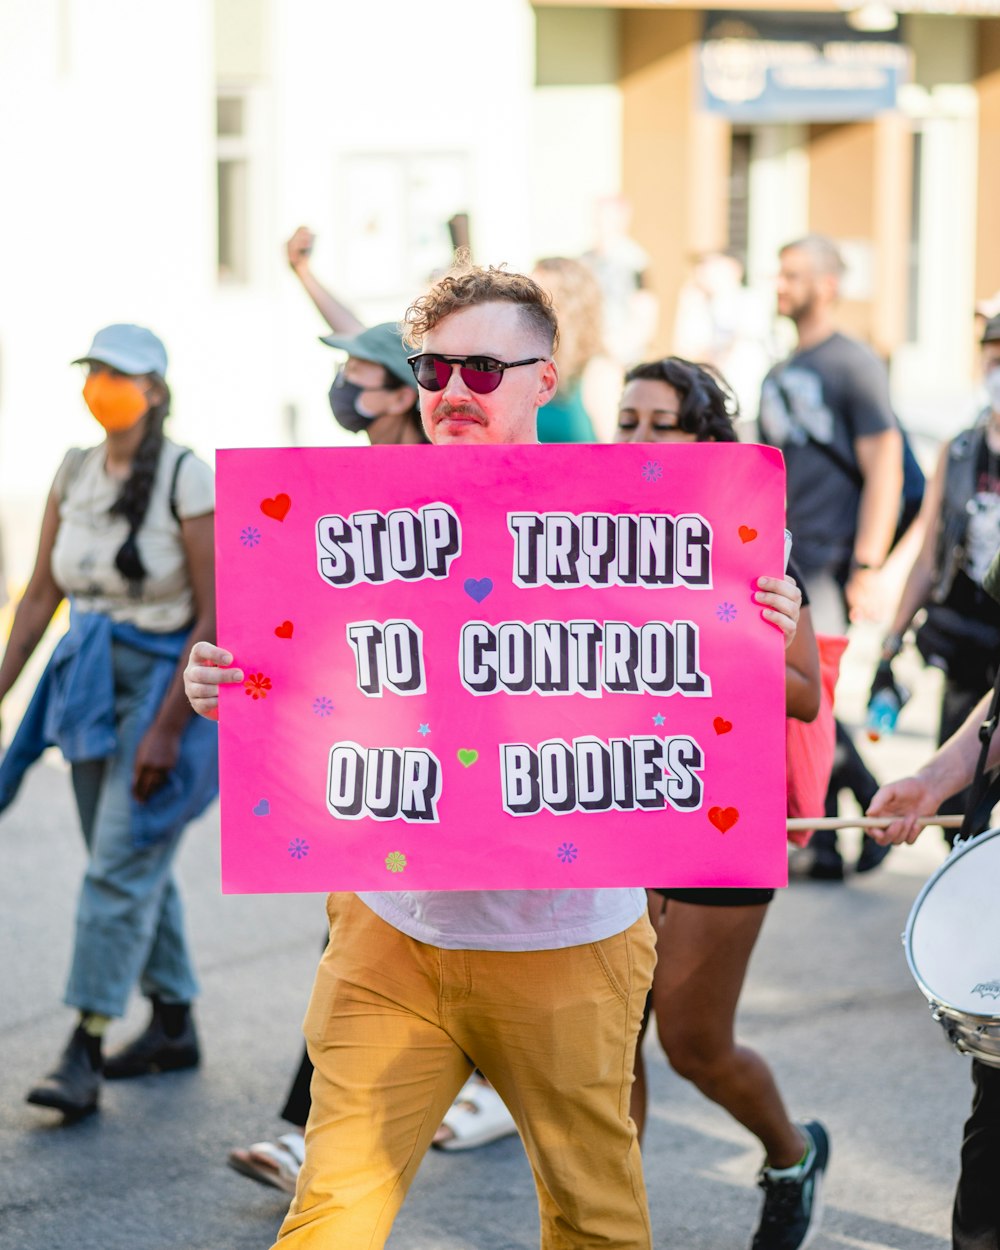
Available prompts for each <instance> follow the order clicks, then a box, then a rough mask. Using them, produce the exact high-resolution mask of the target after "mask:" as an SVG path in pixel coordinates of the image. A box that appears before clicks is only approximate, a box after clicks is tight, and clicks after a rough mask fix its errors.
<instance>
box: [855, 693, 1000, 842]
mask: <svg viewBox="0 0 1000 1250" xmlns="http://www.w3.org/2000/svg"><path fill="white" fill-rule="evenodd" d="M991 698H992V691H991V692H990V693H989V694H987V695H984V696H983V698H982V699H981V700H980V702H979V703H977V704H976V706H975V707H974V708H973V710H972V712H971V713H970V714H969V717H968V719H967V720H966V721H965V723H964V724H963V725H962V727H961V728H960V729H959V730H957V731H956V732H955V733H954V734H952V736H951V737H950V738H949V739H948V741H947V742H946V743H944V745H943V746H941V747H939V748H938V749H937V750H936V751H935V752H934V754H933V755H932V756H931V758H930V759H929V760H928V761H927V763H926V764H925V765H924V766H923V768H921V769H920V770H919V771H918V772H916V773H914V775H913V776H912V777H904V778H903V780H902V781H893V782H890V783H889V785H887V786H883V787H882V788H881V789H880V790H879V791H878V793H877V794H876V795H875V797H874V798H873V799H872V801H871V803H870V804H869V806H868V812H867V815H869V816H896V817H898V819H897V820H894V821H893V822H892V824H891V825H889V826H888V828H886V829H870V830H869V831H868V832H869V833H870V835H871V836H872V837H873V838H874V839H875V840H876V841H877V842H883V843H886V842H915V841H916V840H917V838H918V837H919V835H920V831H921V829H922V827H923V826H921V825H920V824H918V823H917V822H918V820H919V818H920V817H921V816H933V815H934V813H935V812H936V811H937V810H938V808H939V807H940V806H941V804H942V803H943V802H944V801H945V799H947V798H950V797H951V795H953V794H957V793H958V792H959V790H963V789H964V788H965V787H966V786H967V785H968V784H969V782H970V781H971V780H972V777H973V774H974V773H975V771H976V761H977V759H978V758H979V750H980V744H979V727H980V725H981V724H982V723H983V721H984V720H985V719H986V715H987V713H988V711H989V706H990V699H991ZM997 764H1000V734H994V736H993V741H992V743H991V744H990V753H989V757H988V758H987V761H986V766H987V768H995V767H996V766H997Z"/></svg>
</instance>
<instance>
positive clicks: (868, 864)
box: [854, 833, 892, 872]
mask: <svg viewBox="0 0 1000 1250" xmlns="http://www.w3.org/2000/svg"><path fill="white" fill-rule="evenodd" d="M891 850H892V843H891V842H889V843H887V844H886V845H885V846H883V845H882V844H881V842H876V841H875V839H874V838H872V837H869V836H868V834H867V833H866V834H865V835H864V837H863V838H862V839H861V854H860V855H859V856H858V862H857V864H855V866H854V870H855V872H871V870H872V869H873V868H877V867H878V866H879V864H881V862H882V861H883V860H884V859H885V857H886V856H887V855H888V854H889V852H890V851H891Z"/></svg>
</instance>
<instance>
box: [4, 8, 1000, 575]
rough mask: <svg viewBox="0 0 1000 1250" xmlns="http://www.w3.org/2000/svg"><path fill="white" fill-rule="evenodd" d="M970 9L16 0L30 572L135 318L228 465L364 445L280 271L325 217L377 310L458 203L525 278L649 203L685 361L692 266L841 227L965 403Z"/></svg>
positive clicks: (427, 264) (926, 357)
mask: <svg viewBox="0 0 1000 1250" xmlns="http://www.w3.org/2000/svg"><path fill="white" fill-rule="evenodd" d="M914 2H916V3H921V4H922V3H923V0H911V6H910V7H913V3H914ZM930 2H931V0H928V3H930ZM943 4H946V5H947V7H948V10H949V11H948V13H941V12H933V13H932V12H906V13H903V14H901V15H900V17H899V21H898V25H897V26H896V27H895V29H894V30H892V31H887V32H885V33H883V34H873V33H871V32H869V33H867V34H863V33H859V32H858V31H856V30H855V28H854V27H853V26H851V25H849V24H848V20H847V15H845V13H844V11H843V10H842V9H840V8H838V7H836V6H835V5H833V4H831V3H829V2H821V0H814V4H813V5H812V7H807V8H806V9H803V8H802V7H801V6H798V7H796V8H795V9H787V8H785V7H784V6H783V5H777V4H771V5H769V6H768V5H765V6H763V7H760V6H755V7H754V8H753V9H751V8H749V7H745V8H744V7H743V6H741V5H739V4H737V3H734V4H732V5H731V6H730V7H729V8H728V9H727V10H725V11H715V10H707V9H698V8H690V7H680V6H676V5H673V4H670V3H656V4H647V5H635V4H633V5H625V4H622V5H619V4H610V3H603V4H597V3H595V4H572V5H570V4H563V3H561V2H556V0H538V3H535V4H531V3H529V2H528V0H489V3H486V2H485V0H483V2H482V3H481V2H480V0H423V3H421V4H420V5H419V6H414V5H413V4H412V3H404V2H403V0H369V3H367V4H365V5H350V6H349V5H346V4H340V3H331V2H330V0H2V3H0V162H2V166H0V167H2V168H3V169H4V171H5V172H6V175H7V178H6V187H5V190H6V194H5V195H4V196H3V197H0V291H2V298H0V521H2V522H3V524H4V528H5V529H6V533H7V539H6V541H7V544H8V547H9V548H11V547H13V548H14V552H13V555H12V553H11V552H10V551H9V552H8V565H9V566H10V565H13V566H14V567H13V568H12V569H11V573H12V575H13V579H14V580H15V581H16V580H17V579H18V575H19V574H20V573H21V572H22V571H23V567H24V563H25V560H26V558H27V557H26V556H25V554H24V550H23V549H22V548H21V547H20V546H19V545H18V538H17V533H18V532H20V530H22V529H23V530H24V532H25V533H27V534H28V535H29V538H30V541H32V542H33V541H34V534H35V532H36V521H37V517H38V515H39V514H40V508H41V503H42V500H43V498H44V492H45V490H46V488H47V485H48V483H49V481H50V480H51V475H52V473H53V471H54V469H55V467H56V465H57V463H58V461H59V458H60V456H61V454H62V452H63V450H64V449H65V447H67V446H70V445H73V444H85V443H87V442H91V441H94V438H95V431H94V429H93V427H92V422H91V420H90V418H89V417H88V415H87V414H86V411H85V409H84V407H83V404H82V401H81V400H80V396H79V390H80V378H79V376H78V375H77V374H76V372H75V371H74V370H72V369H70V368H69V367H68V363H67V362H68V361H69V360H71V359H73V358H74V357H75V356H77V355H79V354H80V353H81V352H82V351H83V350H85V348H86V345H87V343H88V342H89V339H90V336H91V334H92V332H93V330H94V329H95V328H97V327H98V326H100V325H102V324H104V323H106V322H109V321H118V320H129V321H138V322H143V323H146V324H148V325H150V326H151V327H153V328H154V329H155V330H156V331H157V332H158V333H159V334H161V335H162V337H163V338H164V340H165V341H166V343H167V345H168V348H169V350H170V353H171V369H170V382H171V384H172V387H173V390H174V395H175V404H174V413H175V415H174V417H173V432H174V436H175V437H177V438H178V439H179V440H181V441H183V442H187V443H190V444H192V445H194V446H195V447H196V448H198V449H199V450H200V451H202V452H203V453H205V454H207V455H211V453H212V451H213V450H214V448H216V447H218V446H239V445H266V444H272V443H283V442H292V441H295V442H302V443H329V442H333V441H337V440H338V439H340V440H343V439H346V438H349V436H346V435H343V434H342V433H341V432H340V431H339V430H338V428H337V427H336V426H334V425H333V423H332V421H331V420H330V418H329V414H328V410H327V407H326V398H325V396H326V390H327V388H328V386H329V382H330V379H331V377H332V373H333V366H334V359H333V356H332V354H331V353H330V351H329V349H327V348H324V347H322V346H320V345H318V344H317V341H316V336H317V335H318V334H319V333H320V332H321V331H322V328H323V327H322V324H321V322H320V320H319V318H318V316H317V315H316V313H315V311H314V310H313V309H312V308H311V306H310V305H309V304H308V301H307V300H306V298H305V296H304V294H303V293H302V291H301V290H300V288H299V287H298V284H297V283H296V281H295V280H294V278H293V276H292V275H291V274H290V273H289V271H288V269H287V267H286V264H285V260H284V255H283V249H282V242H283V240H284V238H285V237H287V236H288V234H290V233H291V231H292V230H293V229H294V228H295V226H297V225H298V224H300V223H302V222H304V223H307V224H309V225H310V226H312V227H313V228H314V229H315V230H316V231H317V234H318V236H319V238H318V243H317V249H316V253H315V257H314V268H315V270H316V272H317V274H318V275H319V276H320V277H321V278H322V279H323V280H324V281H325V282H326V283H327V284H328V285H329V286H330V287H331V288H332V289H333V290H334V291H335V292H336V293H337V294H338V295H339V296H340V297H341V298H343V299H344V300H345V301H346V302H348V303H350V304H352V305H353V306H354V307H355V308H356V309H357V310H358V312H359V313H360V315H361V316H363V317H364V318H366V319H370V320H381V319H385V318H390V317H395V316H398V315H399V314H400V313H401V311H402V309H403V308H404V307H405V305H406V303H407V302H408V301H409V300H410V299H411V298H412V297H413V296H414V295H415V294H417V293H419V291H420V289H421V287H422V286H423V284H424V283H425V282H426V280H427V278H428V276H429V275H430V274H431V273H433V272H434V271H435V270H437V269H439V268H441V267H442V266H444V265H446V264H447V263H448V261H449V259H450V255H451V239H450V236H449V232H448V228H447V222H448V220H449V219H450V218H451V217H453V215H454V214H456V213H466V214H468V217H469V221H470V224H471V241H472V245H473V249H474V253H475V256H476V258H477V259H479V260H483V261H497V262H498V261H506V262H508V263H510V264H511V265H512V266H515V267H521V266H527V265H530V264H531V263H532V261H533V260H534V259H535V258H536V257H538V256H540V255H546V254H549V255H551V254H569V255H575V254H580V253H582V252H584V251H586V250H587V249H588V248H590V247H592V246H593V245H594V242H595V237H596V232H597V228H598V226H597V220H596V216H595V213H596V211H597V207H598V206H599V205H600V204H601V203H605V204H607V203H608V202H611V201H612V200H613V198H614V197H616V196H624V198H625V200H627V201H628V203H629V204H630V205H631V210H632V218H631V224H630V227H629V230H630V234H631V236H632V238H633V239H634V240H635V242H636V243H638V244H639V245H640V247H641V249H642V250H643V251H644V252H645V253H646V255H647V256H648V258H649V259H648V269H647V272H646V274H645V281H646V283H647V284H648V286H649V288H650V289H651V290H652V291H653V292H654V294H655V295H656V296H657V299H658V305H659V310H660V323H659V330H658V331H657V333H656V335H655V338H654V342H655V345H656V346H657V347H658V348H661V349H663V350H666V349H668V348H669V347H670V327H671V325H672V318H673V313H674V309H675V306H676V301H677V295H678V292H679V290H680V287H681V285H682V283H683V281H684V279H685V277H686V275H687V273H688V269H689V266H690V263H691V259H692V257H693V256H694V255H695V254H697V253H699V252H702V251H705V250H711V249H716V248H723V247H727V246H731V247H734V248H735V249H736V250H738V251H739V252H740V253H741V254H742V255H743V256H744V257H745V259H746V263H747V269H748V276H749V280H750V282H751V283H752V284H753V285H755V286H758V287H759V288H760V289H761V290H762V291H763V292H766V291H767V288H768V283H769V281H770V278H771V276H772V275H773V272H774V269H775V250H776V248H777V247H778V246H779V245H780V243H782V242H784V241H787V240H788V239H789V238H792V237H794V236H795V235H798V234H801V233H803V232H805V231H806V230H821V231H824V232H827V233H829V234H831V235H833V236H834V237H835V238H837V239H839V240H840V241H841V242H842V243H843V245H844V247H845V251H846V252H847V254H848V257H849V260H850V261H851V278H850V284H849V286H848V289H847V291H846V295H847V297H848V298H847V299H846V300H845V305H844V318H845V323H846V324H847V325H848V327H849V328H851V329H852V330H853V331H854V332H856V333H858V334H860V335H861V336H862V337H865V338H867V339H869V340H870V341H871V342H872V343H873V344H874V345H875V346H876V347H877V349H878V350H879V351H881V352H882V353H883V354H885V355H886V356H887V358H890V359H891V360H892V362H893V379H894V385H895V387H896V391H897V396H898V398H899V401H900V404H901V406H902V407H903V408H904V410H905V409H906V407H907V405H908V404H912V405H914V406H915V407H919V406H921V405H922V406H923V407H924V408H933V407H934V406H935V405H939V406H941V405H948V404H952V405H953V404H954V401H955V395H956V393H958V392H961V391H962V389H963V388H965V390H966V391H971V388H972V386H973V378H974V375H973V369H974V340H973V336H972V332H971V310H972V306H973V303H974V302H975V300H976V299H977V298H983V297H986V296H990V295H992V294H994V293H995V292H996V291H998V290H1000V234H998V232H997V231H996V230H995V229H993V228H992V227H993V223H994V222H995V221H996V220H997V203H998V200H1000V0H943ZM868 7H869V8H870V7H871V4H869V6H868ZM876 7H877V6H876ZM937 7H942V6H940V5H939V6H937ZM869 16H870V15H869ZM852 20H854V21H857V18H856V17H853V16H852ZM862 24H863V23H862ZM869 24H870V22H869ZM861 44H865V45H866V46H865V47H860V46H859V45H861ZM809 46H811V47H812V48H813V55H812V56H811V57H810V54H809V52H808V47H809ZM845 110H846V111H845ZM966 415H967V411H962V412H960V413H956V414H955V419H954V422H953V424H954V425H955V426H957V425H959V424H961V422H962V421H963V420H964V419H965V417H966Z"/></svg>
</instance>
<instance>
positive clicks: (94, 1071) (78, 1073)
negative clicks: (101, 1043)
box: [27, 1027, 101, 1121]
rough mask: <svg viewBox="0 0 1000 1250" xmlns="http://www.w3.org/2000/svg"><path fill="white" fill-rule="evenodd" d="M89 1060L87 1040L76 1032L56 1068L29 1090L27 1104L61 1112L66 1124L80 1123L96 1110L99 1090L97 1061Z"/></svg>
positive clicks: (99, 1081)
mask: <svg viewBox="0 0 1000 1250" xmlns="http://www.w3.org/2000/svg"><path fill="white" fill-rule="evenodd" d="M96 1062H97V1066H96V1067H95V1066H94V1064H95V1060H94V1059H92V1058H91V1050H90V1047H89V1046H88V1038H87V1035H86V1033H84V1031H83V1029H81V1028H79V1027H78V1028H77V1029H76V1030H75V1031H74V1033H73V1036H72V1037H71V1038H70V1039H69V1043H68V1045H67V1046H66V1049H65V1050H64V1051H63V1053H62V1055H61V1056H60V1058H59V1063H58V1065H57V1066H56V1067H55V1068H53V1070H52V1071H51V1072H49V1073H48V1074H47V1075H46V1076H44V1077H43V1078H42V1080H40V1081H39V1082H38V1084H37V1085H36V1086H35V1088H34V1089H32V1090H29V1092H28V1096H27V1101H28V1102H30V1103H31V1104H32V1105H33V1106H35V1107H51V1108H52V1109H53V1110H54V1111H61V1112H62V1113H63V1115H64V1116H65V1117H66V1119H67V1120H70V1121H72V1120H80V1119H82V1118H83V1117H84V1116H85V1115H90V1114H91V1112H93V1111H96V1110H97V1099H98V1095H99V1094H100V1090H101V1068H100V1060H97V1061H96Z"/></svg>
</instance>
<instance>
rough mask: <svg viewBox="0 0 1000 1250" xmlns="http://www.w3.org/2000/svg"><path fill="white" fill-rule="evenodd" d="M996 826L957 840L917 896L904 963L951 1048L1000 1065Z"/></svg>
mask: <svg viewBox="0 0 1000 1250" xmlns="http://www.w3.org/2000/svg"><path fill="white" fill-rule="evenodd" d="M998 901H1000V829H990V830H989V831H988V832H987V833H983V834H980V835H979V837H977V838H972V839H971V840H970V841H968V842H959V843H957V844H956V846H955V849H954V850H953V851H952V853H951V854H950V855H949V856H948V858H947V859H946V860H945V861H944V863H943V864H942V865H941V867H940V868H939V869H938V870H937V872H935V873H934V875H933V876H932V877H931V878H930V880H929V881H928V882H927V884H926V885H925V886H924V888H923V889H922V890H921V891H920V893H919V895H918V896H917V900H916V902H915V903H914V904H913V907H912V909H911V911H910V915H909V919H908V920H907V922H906V930H905V931H904V933H903V946H904V948H905V950H906V962H907V963H908V964H909V965H910V971H911V972H912V973H913V976H914V979H915V980H916V982H917V985H918V986H919V987H920V989H921V991H922V993H923V995H924V997H925V998H926V999H927V1001H928V1003H929V1004H930V1008H931V1011H932V1013H933V1016H934V1019H935V1020H937V1021H938V1022H939V1024H941V1026H942V1027H943V1028H944V1031H945V1033H946V1034H947V1035H948V1038H949V1040H950V1041H951V1043H952V1045H953V1046H954V1047H955V1049H956V1050H959V1051H961V1052H962V1054H963V1055H973V1056H974V1057H975V1058H976V1059H978V1060H979V1061H980V1063H985V1064H988V1065H989V1066H990V1067H993V1068H1000V906H998Z"/></svg>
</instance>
